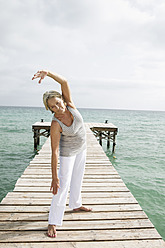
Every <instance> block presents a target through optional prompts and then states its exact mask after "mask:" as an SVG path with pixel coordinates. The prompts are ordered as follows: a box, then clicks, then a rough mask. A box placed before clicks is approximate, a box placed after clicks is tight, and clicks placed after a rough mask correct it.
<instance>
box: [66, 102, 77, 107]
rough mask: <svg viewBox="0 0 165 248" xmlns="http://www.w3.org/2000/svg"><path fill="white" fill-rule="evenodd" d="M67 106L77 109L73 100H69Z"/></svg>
mask: <svg viewBox="0 0 165 248" xmlns="http://www.w3.org/2000/svg"><path fill="white" fill-rule="evenodd" d="M67 107H69V108H71V109H76V106H75V105H74V103H73V102H68V103H67Z"/></svg>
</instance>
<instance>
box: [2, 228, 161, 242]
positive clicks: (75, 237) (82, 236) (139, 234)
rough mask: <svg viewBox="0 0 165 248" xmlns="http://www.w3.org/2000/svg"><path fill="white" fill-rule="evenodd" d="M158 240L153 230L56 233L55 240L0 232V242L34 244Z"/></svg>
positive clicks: (43, 235) (33, 234) (41, 233)
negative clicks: (45, 242) (38, 242)
mask: <svg viewBox="0 0 165 248" xmlns="http://www.w3.org/2000/svg"><path fill="white" fill-rule="evenodd" d="M151 238H153V239H160V238H161V237H160V235H159V234H158V232H157V231H156V229H154V228H147V229H140V230H139V229H128V230H111V231H109V230H90V231H89V230H86V231H70V230H69V231H62V230H61V231H60V230H59V231H58V235H57V237H56V239H50V238H49V237H47V235H46V233H45V231H39V232H37V231H36V232H34V231H28V232H27V231H19V232H17V231H12V232H10V231H6V232H0V242H21V241H23V242H25V241H26V242H36V241H40V242H42V241H47V242H52V241H53V242H55V241H66V240H67V241H97V240H98V241H103V240H106V241H111V240H112V241H115V240H133V239H136V240H137V239H139V240H144V239H151Z"/></svg>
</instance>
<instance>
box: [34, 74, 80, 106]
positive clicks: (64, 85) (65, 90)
mask: <svg viewBox="0 0 165 248" xmlns="http://www.w3.org/2000/svg"><path fill="white" fill-rule="evenodd" d="M46 76H48V77H51V78H52V79H54V80H55V81H56V82H58V83H59V84H60V85H61V91H62V95H63V98H64V100H65V102H66V103H67V105H69V106H70V107H72V108H76V107H75V105H74V103H73V100H72V97H71V91H70V87H69V84H68V82H67V80H66V79H65V78H64V77H63V76H60V75H58V74H57V73H54V72H50V71H46V70H42V71H38V72H37V73H36V74H34V76H33V78H32V80H33V79H36V78H40V80H39V83H41V81H42V80H43V79H44V78H45V77H46Z"/></svg>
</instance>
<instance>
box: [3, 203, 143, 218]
mask: <svg viewBox="0 0 165 248" xmlns="http://www.w3.org/2000/svg"><path fill="white" fill-rule="evenodd" d="M88 207H92V209H93V211H92V212H116V211H120V212H122V211H123V212H126V211H139V210H142V209H141V207H140V206H139V204H137V203H135V204H122V205H119V204H118V205H115V204H113V205H88ZM49 208H50V206H27V205H25V206H16V205H5V206H4V205H0V213H10V212H13V213H18V212H23V213H30V212H33V213H36V212H37V213H38V212H39V213H41V212H46V213H47V212H48V211H49ZM70 211H71V209H70V208H69V207H68V206H66V210H65V212H66V213H67V212H70ZM1 218H3V214H2V215H1ZM1 220H2V219H1Z"/></svg>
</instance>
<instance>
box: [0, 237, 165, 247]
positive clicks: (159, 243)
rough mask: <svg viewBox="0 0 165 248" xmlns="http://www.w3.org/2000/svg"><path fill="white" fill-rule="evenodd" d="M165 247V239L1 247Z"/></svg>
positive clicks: (4, 245) (3, 244)
mask: <svg viewBox="0 0 165 248" xmlns="http://www.w3.org/2000/svg"><path fill="white" fill-rule="evenodd" d="M22 247H24V248H73V247H74V248H100V247H101V248H165V243H164V242H163V240H159V239H158V240H150V239H146V240H123V241H121V240H118V241H90V242H86V241H85V242H68V241H67V242H58V241H55V242H53V241H52V242H46V241H45V242H39V243H38V242H34V243H31V242H30V243H1V248H22Z"/></svg>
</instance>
